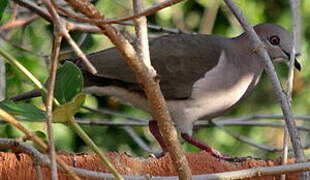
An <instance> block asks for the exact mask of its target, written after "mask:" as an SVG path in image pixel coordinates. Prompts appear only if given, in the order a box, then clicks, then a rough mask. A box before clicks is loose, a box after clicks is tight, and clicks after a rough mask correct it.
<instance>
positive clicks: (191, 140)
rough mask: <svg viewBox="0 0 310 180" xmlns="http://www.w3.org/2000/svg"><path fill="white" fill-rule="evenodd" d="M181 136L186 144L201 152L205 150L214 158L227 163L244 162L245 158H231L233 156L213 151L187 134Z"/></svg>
mask: <svg viewBox="0 0 310 180" xmlns="http://www.w3.org/2000/svg"><path fill="white" fill-rule="evenodd" d="M181 136H182V138H183V139H184V140H185V141H186V142H188V143H190V144H191V145H193V146H196V147H198V148H199V149H201V150H204V151H206V152H208V153H209V154H211V155H212V156H214V157H216V158H219V159H222V160H226V161H242V160H244V158H238V157H231V156H228V155H224V154H221V153H220V152H218V151H217V150H215V149H213V148H211V147H209V146H207V145H205V144H203V143H202V142H200V141H198V140H196V139H194V138H192V137H190V136H189V135H188V134H186V133H181Z"/></svg>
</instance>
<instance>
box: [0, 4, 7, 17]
mask: <svg viewBox="0 0 310 180" xmlns="http://www.w3.org/2000/svg"><path fill="white" fill-rule="evenodd" d="M8 4H9V1H8V0H1V3H0V20H1V18H2V15H3V13H4V10H5V8H6V6H7V5H8Z"/></svg>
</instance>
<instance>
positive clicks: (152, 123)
mask: <svg viewBox="0 0 310 180" xmlns="http://www.w3.org/2000/svg"><path fill="white" fill-rule="evenodd" d="M149 129H150V131H151V133H152V134H153V136H154V137H155V139H156V140H157V142H158V143H159V145H160V147H161V149H162V150H163V151H164V152H168V151H167V147H166V144H165V142H164V139H163V137H162V136H161V134H160V132H159V129H158V126H157V122H156V121H154V120H151V121H149Z"/></svg>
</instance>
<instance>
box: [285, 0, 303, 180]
mask: <svg viewBox="0 0 310 180" xmlns="http://www.w3.org/2000/svg"><path fill="white" fill-rule="evenodd" d="M290 9H291V14H292V29H293V42H292V43H293V46H292V49H291V53H290V63H289V70H288V78H287V91H286V93H287V96H288V99H289V101H290V102H291V99H292V92H293V83H294V64H295V55H296V50H297V48H296V47H297V46H298V47H299V42H300V41H299V40H300V37H301V34H300V26H301V18H300V12H299V0H290ZM290 105H291V103H290ZM287 154H288V129H287V127H285V128H284V135H283V153H282V162H281V163H282V164H287ZM304 176H309V175H304ZM281 180H285V174H282V175H281Z"/></svg>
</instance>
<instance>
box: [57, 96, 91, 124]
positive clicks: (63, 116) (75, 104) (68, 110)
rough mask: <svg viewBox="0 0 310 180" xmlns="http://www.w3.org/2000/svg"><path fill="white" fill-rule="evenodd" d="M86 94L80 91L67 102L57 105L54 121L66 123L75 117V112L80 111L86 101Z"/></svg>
mask: <svg viewBox="0 0 310 180" xmlns="http://www.w3.org/2000/svg"><path fill="white" fill-rule="evenodd" d="M85 97H86V96H85V94H83V93H79V94H78V95H76V96H75V97H74V98H73V100H72V101H71V102H69V103H67V104H63V105H61V106H59V107H57V108H56V109H55V110H54V111H53V121H54V122H61V123H66V122H68V121H70V120H72V119H73V116H74V115H75V113H77V112H78V111H79V109H80V108H81V107H82V105H83V103H84V101H85Z"/></svg>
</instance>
